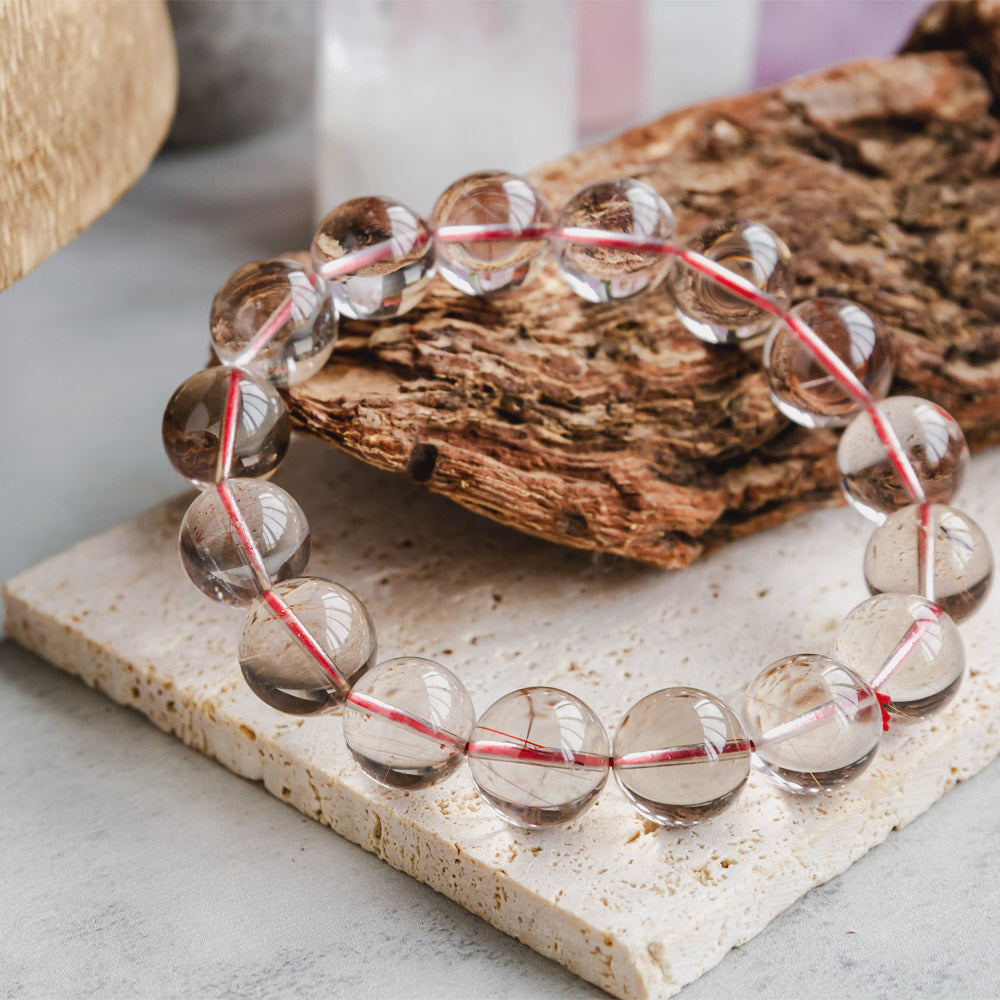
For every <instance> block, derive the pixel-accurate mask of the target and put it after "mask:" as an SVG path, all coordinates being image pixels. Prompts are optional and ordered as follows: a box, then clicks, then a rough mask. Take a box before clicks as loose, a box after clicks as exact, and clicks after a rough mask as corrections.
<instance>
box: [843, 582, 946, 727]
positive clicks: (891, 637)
mask: <svg viewBox="0 0 1000 1000" xmlns="http://www.w3.org/2000/svg"><path fill="white" fill-rule="evenodd" d="M833 654H834V656H835V657H836V658H837V659H838V660H839V661H840V662H841V663H843V664H845V666H848V667H850V668H851V669H852V670H854V671H855V673H857V674H859V675H860V676H862V677H864V678H865V679H866V680H867V681H868V683H869V684H871V685H872V687H873V688H876V689H877V690H879V691H880V692H881V693H882V694H884V695H888V696H889V698H890V703H889V706H888V708H889V711H890V712H892V713H893V715H895V716H898V717H899V718H900V719H902V720H904V721H905V720H910V719H926V718H928V717H929V716H931V715H933V714H934V713H935V712H939V711H940V710H941V709H942V708H944V707H945V705H947V704H948V702H950V701H951V699H952V698H954V696H955V694H956V693H957V692H958V689H959V686H960V685H961V683H962V677H963V675H964V673H965V648H964V646H963V645H962V637H961V635H959V632H958V627H957V626H956V625H955V623H954V622H953V621H952V620H951V618H950V617H949V616H948V615H947V614H946V613H945V612H943V611H942V610H941V609H940V608H939V607H938V606H937V605H936V604H933V603H931V602H930V601H928V600H926V599H925V598H923V597H917V596H916V595H915V594H878V595H876V596H875V597H870V598H869V599H868V600H867V601H864V602H863V603H861V604H859V605H858V606H857V607H856V608H855V609H854V610H853V611H852V612H851V613H850V614H849V615H848V616H847V617H846V618H845V619H844V620H843V622H841V625H840V628H839V629H838V630H837V636H836V638H835V639H834V642H833Z"/></svg>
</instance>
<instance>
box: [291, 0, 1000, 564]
mask: <svg viewBox="0 0 1000 1000" xmlns="http://www.w3.org/2000/svg"><path fill="white" fill-rule="evenodd" d="M977 6H978V5H977ZM982 6H985V7H989V6H991V5H982ZM919 39H920V34H919V29H918V30H917V31H916V32H915V34H914V38H913V39H911V45H913V46H914V47H918V46H919V44H920V40H919ZM979 64H980V65H982V63H981V61H980V63H979ZM992 103H993V94H992V93H991V90H990V86H989V84H988V82H987V80H986V79H985V78H984V76H983V75H982V74H981V73H980V72H979V71H978V70H977V69H976V68H974V67H973V65H972V63H971V62H970V59H969V57H968V55H967V53H966V52H964V51H959V52H949V53H943V52H928V53H919V54H910V55H903V56H899V57H896V58H893V59H889V60H885V61H864V62H858V63H853V64H850V65H846V66H842V67H837V68H834V69H831V70H828V71H825V72H822V73H819V74H817V75H814V76H809V77H802V78H798V79H795V80H792V81H790V82H787V83H785V84H783V85H781V86H779V87H775V88H774V89H771V90H766V91H762V92H758V93H753V94H749V95H747V96H743V97H738V98H734V99H728V100H720V101H714V102H711V103H709V104H705V105H702V106H699V107H695V108H691V109H688V110H685V111H680V112H677V113H674V114H670V115H667V116H666V117H664V118H662V119H660V120H658V121H655V122H653V123H651V124H649V125H645V126H643V127H640V128H637V129H634V130H632V131H630V132H627V133H625V134H624V135H622V136H620V137H619V138H616V139H614V140H612V141H610V142H607V143H605V144H603V145H600V146H597V147H594V148H591V149H587V150H583V151H581V152H579V153H576V154H574V155H572V156H569V157H567V158H566V159H564V160H561V161H558V162H556V163H553V164H551V165H549V166H547V167H544V168H542V169H541V170H539V171H538V172H537V173H536V175H535V176H534V180H535V181H536V182H537V183H538V185H539V186H540V187H541V188H542V190H543V191H544V192H545V193H546V194H547V195H548V196H549V198H550V199H551V201H552V203H553V205H554V206H556V207H558V206H559V205H560V204H562V203H563V202H564V201H565V200H566V199H567V198H568V197H569V196H570V195H571V194H572V193H573V192H574V191H575V190H576V189H577V188H579V187H580V186H581V185H583V184H586V183H588V182H591V181H594V180H598V179H602V178H607V177H613V176H629V177H637V178H639V179H641V180H643V181H646V182H647V183H649V184H651V185H652V186H653V187H654V188H656V189H657V190H658V191H659V192H660V193H661V194H663V196H664V197H665V198H666V199H667V201H668V202H669V203H670V204H671V205H672V206H673V208H674V211H675V213H676V215H677V218H678V222H679V227H680V230H681V236H682V237H684V236H685V235H686V234H690V233H692V232H693V231H694V230H696V229H698V228H699V227H700V226H702V225H703V224H705V223H706V222H709V221H712V220H715V219H718V218H720V217H725V216H744V217H748V218H751V219H753V220H755V221H760V222H764V223H766V224H767V225H769V226H771V227H772V228H773V229H774V230H776V231H777V232H778V233H779V234H780V235H781V236H782V237H783V238H784V239H785V241H786V242H787V243H788V245H789V247H790V248H791V251H792V255H793V264H794V268H795V292H794V301H799V300H801V299H805V298H810V297H813V296H817V295H838V296H844V297H847V298H851V299H854V300H856V301H858V302H860V303H861V304H863V305H864V306H866V307H867V308H869V309H870V310H871V311H873V312H874V313H875V314H877V315H878V316H879V317H880V318H881V319H882V321H883V323H884V324H885V326H886V327H887V329H888V330H889V331H890V333H891V336H892V339H893V342H894V346H895V350H896V356H897V365H896V382H895V385H894V390H893V391H894V392H897V393H914V394H917V395H921V396H927V397H930V398H932V399H934V400H936V401H937V402H939V403H940V404H941V405H943V406H944V407H945V408H947V409H948V410H949V411H950V412H951V413H952V414H954V415H955V416H956V417H957V418H958V419H959V420H960V422H961V423H962V425H963V427H964V428H965V430H966V433H967V435H968V437H969V439H970V442H971V443H972V444H973V446H981V445H984V444H986V443H988V442H994V441H998V440H1000V327H998V321H1000V281H998V273H1000V171H998V163H1000V122H998V121H997V119H996V118H995V117H994V116H993V114H992V113H991V106H992ZM450 180H451V178H442V187H443V186H444V185H445V184H446V183H448V182H449V181H450ZM761 347H762V345H761V343H760V342H759V341H758V342H757V343H751V344H748V345H744V346H741V347H739V348H729V347H714V346H709V345H707V344H703V343H701V342H699V341H697V340H696V339H695V338H693V337H692V336H691V335H690V334H689V333H687V332H686V331H685V330H684V329H683V328H682V327H681V325H680V323H679V322H678V321H677V320H676V319H675V318H674V316H673V314H672V305H671V301H670V299H669V296H668V293H667V292H666V291H665V290H664V289H663V288H662V287H661V288H659V289H657V290H655V291H653V292H651V293H648V294H646V295H643V296H639V297H637V298H635V299H632V300H629V301H626V302H622V303H619V304H611V305H592V304H588V303H585V302H583V301H581V300H580V299H578V298H577V297H576V296H574V295H573V294H572V293H571V292H570V291H569V290H568V289H567V288H565V286H564V285H563V284H562V282H561V280H560V279H559V278H558V276H557V275H556V274H555V273H554V270H553V268H552V265H551V264H548V265H546V267H545V268H544V269H543V270H542V271H541V273H539V274H538V275H537V276H536V277H535V279H534V280H533V281H532V282H530V283H529V284H528V285H527V286H526V287H524V288H522V289H521V290H519V291H516V292H514V293H511V294H510V295H508V296H506V297H498V298H495V299H474V298H468V297H464V296H462V295H460V294H459V293H458V292H455V291H453V290H451V289H450V287H448V286H446V285H445V283H444V282H443V281H441V280H439V281H437V282H436V283H435V284H434V286H433V290H432V292H431V293H430V294H429V295H428V296H427V298H426V299H425V300H424V302H423V304H422V305H421V306H420V307H418V309H416V310H415V311H413V312H411V313H409V314H407V315H406V316H404V317H402V318H400V319H399V320H397V321H394V322H389V323H384V324H381V325H365V324H360V323H345V324H344V326H343V329H342V334H341V340H340V342H339V344H338V347H337V350H336V352H335V353H334V355H333V358H332V359H331V361H330V363H329V364H328V365H327V367H326V368H325V369H324V370H323V371H322V372H321V373H320V374H318V375H317V376H315V377H314V378H313V379H311V380H310V381H309V382H307V383H305V384H304V385H302V386H299V387H297V388H295V389H293V390H292V391H291V392H290V394H289V403H290V408H291V412H292V415H293V418H294V420H295V422H296V424H297V425H298V427H299V428H300V429H303V430H306V431H308V432H310V433H313V434H316V435H319V436H320V437H322V438H325V439H326V440H328V441H330V442H331V443H333V444H335V445H336V446H338V447H340V448H342V449H344V450H345V451H347V452H349V453H351V454H353V455H356V456H357V457H359V458H361V459H363V460H364V461H366V462H370V463H372V464H373V465H376V466H379V467H381V468H384V469H389V470H393V471H396V472H400V473H406V474H409V475H410V476H412V477H413V478H415V479H417V480H418V481H420V482H423V483H424V484H425V485H426V486H427V488H428V489H430V490H432V491H434V492H436V493H441V494H444V495H445V496H448V497H450V498H452V499H453V500H455V501H456V502H458V503H461V504H463V505H464V506H466V507H469V508H471V509H472V510H475V511H477V512H479V513H481V514H485V515H487V516H489V517H492V518H495V519H496V520H498V521H501V522H503V523H505V524H508V525H511V526H513V527H515V528H518V529H520V530H521V531H525V532H528V533H530V534H534V535H538V536H540V537H542V538H546V539H549V540H551V541H554V542H558V543H561V544H564V545H572V546H577V547H580V548H586V549H596V550H601V551H605V552H612V553H618V554H620V555H624V556H628V557H630V558H633V559H637V560H640V561H642V562H646V563H651V564H654V565H657V566H662V567H670V568H677V567H682V566H685V565H687V564H689V563H690V562H691V561H692V560H694V559H696V558H698V556H699V555H701V554H702V553H703V552H705V551H707V550H709V549H712V548H714V547H717V546H719V545H721V544H722V543H724V542H726V541H728V540H730V539H733V538H736V537H739V536H741V535H744V534H747V533H749V532H752V531H756V530H758V529H760V528H764V527H766V526H768V525H772V524H775V523H778V522H781V521H784V520H786V519H787V518H790V517H792V516H794V515H796V514H798V513H800V512H802V511H804V510H807V509H810V508H813V507H816V506H819V505H824V504H833V503H838V502H840V500H839V491H838V487H837V475H836V463H835V447H836V441H837V434H836V433H835V432H832V431H829V430H826V431H808V430H804V429H801V428H797V427H794V426H791V425H789V423H788V421H787V420H785V419H784V418H783V417H782V416H781V415H780V414H778V413H777V412H776V411H775V409H774V407H773V405H772V404H771V402H770V400H769V397H768V390H767V382H766V378H765V376H764V374H763V371H762V369H761Z"/></svg>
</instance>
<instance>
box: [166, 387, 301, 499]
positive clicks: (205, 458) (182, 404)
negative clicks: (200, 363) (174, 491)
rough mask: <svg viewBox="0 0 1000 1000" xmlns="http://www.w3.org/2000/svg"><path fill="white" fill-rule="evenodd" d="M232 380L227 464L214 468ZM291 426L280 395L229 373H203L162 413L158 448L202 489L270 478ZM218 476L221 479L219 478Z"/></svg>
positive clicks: (283, 454)
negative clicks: (234, 397) (235, 400)
mask: <svg viewBox="0 0 1000 1000" xmlns="http://www.w3.org/2000/svg"><path fill="white" fill-rule="evenodd" d="M234 378H235V379H238V384H239V389H238V392H239V409H238V411H237V414H238V416H237V423H236V434H235V436H234V440H233V451H232V460H231V462H230V464H229V466H228V468H226V469H220V466H219V461H220V455H219V447H220V444H221V442H222V437H223V427H224V423H225V418H226V403H227V400H228V399H229V388H230V381H231V379H234ZM290 437H291V424H290V422H289V420H288V414H287V413H286V411H285V404H284V402H282V399H281V396H279V395H278V393H277V392H275V390H274V388H273V387H272V386H271V385H269V384H268V383H266V382H259V381H257V379H255V378H253V377H251V376H250V375H248V374H247V373H246V372H242V371H239V370H237V369H235V368H233V369H230V368H206V369H205V370H204V371H200V372H196V373H195V374H194V375H192V376H191V377H190V378H189V379H187V381H185V382H183V383H182V384H181V386H180V387H179V388H178V389H177V391H176V392H175V393H174V394H173V395H172V396H171V397H170V401H169V402H168V403H167V407H166V409H165V410H164V411H163V447H164V450H165V451H166V453H167V458H169V459H170V463H171V465H173V467H174V468H175V469H176V470H177V471H178V472H179V473H180V474H181V475H182V476H183V477H184V478H185V479H187V480H188V482H190V483H192V484H193V485H195V486H197V487H198V488H199V489H205V488H206V487H208V486H211V485H212V484H213V483H214V482H215V481H216V480H217V479H226V478H237V477H246V478H258V479H259V478H262V477H264V476H269V475H271V473H272V472H274V470H275V469H276V468H277V467H278V466H279V465H280V464H281V460H282V459H283V458H284V457H285V452H286V451H287V450H288V441H289V438H290ZM220 473H221V475H220Z"/></svg>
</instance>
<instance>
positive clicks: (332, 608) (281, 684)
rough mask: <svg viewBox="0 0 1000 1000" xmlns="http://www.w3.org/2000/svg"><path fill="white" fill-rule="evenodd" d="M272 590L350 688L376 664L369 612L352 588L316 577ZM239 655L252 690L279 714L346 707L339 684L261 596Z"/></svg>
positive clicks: (314, 712) (248, 621)
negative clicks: (343, 705)
mask: <svg viewBox="0 0 1000 1000" xmlns="http://www.w3.org/2000/svg"><path fill="white" fill-rule="evenodd" d="M273 590H274V593H275V594H277V596H278V597H279V598H281V600H282V601H283V602H284V603H285V604H286V605H287V606H288V609H289V610H290V611H291V612H292V614H293V615H294V616H295V618H296V619H297V620H298V621H299V622H300V623H301V624H302V625H303V626H304V627H305V629H306V631H307V632H308V633H309V635H310V636H311V637H312V639H313V641H314V642H315V643H316V645H317V646H319V648H320V649H321V650H322V651H323V653H324V654H325V655H326V656H327V658H328V659H329V660H330V661H331V662H332V663H333V664H334V665H335V666H336V668H337V670H338V672H339V673H340V675H341V676H342V677H343V678H344V680H345V681H347V683H348V684H353V683H354V682H355V681H356V680H357V679H358V678H359V677H361V675H362V674H363V673H364V672H365V671H366V670H368V669H369V668H371V667H372V666H374V664H375V654H376V641H375V626H374V625H373V624H372V620H371V617H370V616H369V614H368V609H367V608H366V607H365V606H364V605H363V604H362V603H361V601H360V599H359V598H358V597H357V596H356V595H355V594H353V593H352V592H351V591H350V590H348V589H347V588H346V587H342V586H341V585H340V584H339V583H331V582H330V581H329V580H321V579H318V578H316V577H299V578H296V579H293V580H286V581H285V582H284V583H279V584H276V585H275V586H274V588H273ZM239 657H240V667H242V669H243V676H244V678H245V679H246V682H247V684H248V685H249V686H250V689H251V690H252V691H253V693H254V694H255V695H257V697H258V698H260V699H261V701H264V702H266V703H267V704H268V705H270V706H271V707H272V708H276V709H277V710H278V711H279V712H287V713H288V714H290V715H318V714H319V713H320V712H329V711H331V710H333V709H336V708H338V707H340V706H341V705H342V704H343V703H344V699H345V697H346V695H345V694H344V692H343V686H342V685H338V684H337V683H336V681H335V680H334V679H333V678H332V677H331V676H330V674H328V673H327V672H326V670H324V669H323V667H322V666H320V664H319V662H318V661H317V659H316V658H315V657H314V656H313V655H312V654H311V653H309V652H307V651H306V649H305V648H304V647H303V646H302V644H301V643H300V642H299V641H298V640H297V639H296V638H295V636H294V635H293V634H292V632H291V630H290V629H289V628H288V626H287V625H286V624H285V623H284V622H283V621H282V619H281V617H280V616H279V615H278V613H277V612H276V611H275V610H274V609H273V608H272V607H271V605H270V604H268V603H267V601H265V600H264V599H263V598H262V597H258V598H257V599H256V600H255V601H254V602H253V603H252V604H251V605H250V610H249V613H248V614H247V618H246V621H245V622H244V624H243V631H242V633H241V634H240V649H239Z"/></svg>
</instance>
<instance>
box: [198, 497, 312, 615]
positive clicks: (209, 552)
mask: <svg viewBox="0 0 1000 1000" xmlns="http://www.w3.org/2000/svg"><path fill="white" fill-rule="evenodd" d="M227 492H228V497H229V498H230V499H231V506H232V513H230V511H229V510H227V507H226V504H225V503H224V495H225V494H226V493H227ZM248 545H249V546H250V549H251V550H252V551H248ZM252 552H255V553H256V557H255V556H254V555H253V554H252ZM180 553H181V563H182V564H183V566H184V569H185V571H186V572H187V575H188V576H189V577H190V578H191V582H192V583H193V584H194V585H195V586H196V587H197V588H198V589H199V590H200V591H201V592H202V593H203V594H205V595H206V596H207V597H211V598H212V599H213V600H215V601H220V602H222V603H224V604H236V605H245V604H248V603H249V602H250V601H252V600H253V599H254V598H255V597H256V596H257V595H258V594H259V593H260V592H261V591H262V590H264V589H266V586H267V583H268V581H270V583H271V584H272V585H273V584H275V583H278V582H279V581H281V580H287V579H288V578H289V577H292V576H298V575H299V574H300V573H301V572H302V571H303V570H304V569H305V567H306V563H307V562H308V561H309V525H308V524H307V523H306V518H305V515H304V514H303V513H302V510H301V508H300V507H299V505H298V504H297V503H296V502H295V500H294V499H293V498H292V497H291V496H290V495H289V494H288V493H286V492H285V491H284V490H283V489H282V488H281V487H280V486H276V485H275V484H274V483H269V482H266V481H265V480H262V479H230V480H227V481H226V482H224V483H220V484H218V486H216V487H214V488H212V489H208V490H205V491H204V492H203V493H202V494H201V495H200V496H199V497H197V498H196V499H195V500H194V502H193V503H192V504H191V506H190V507H188V509H187V513H186V514H185V515H184V520H183V521H182V522H181V532H180Z"/></svg>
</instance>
